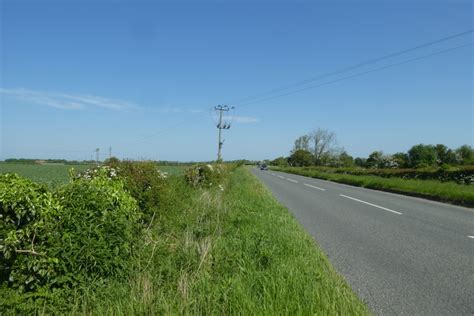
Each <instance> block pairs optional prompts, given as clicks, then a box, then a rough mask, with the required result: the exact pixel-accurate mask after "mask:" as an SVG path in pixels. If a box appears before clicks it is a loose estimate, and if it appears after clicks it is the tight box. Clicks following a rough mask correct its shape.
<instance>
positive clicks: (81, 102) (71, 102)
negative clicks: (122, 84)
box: [0, 88, 138, 111]
mask: <svg viewBox="0 0 474 316" xmlns="http://www.w3.org/2000/svg"><path fill="white" fill-rule="evenodd" d="M0 94H1V95H4V96H8V97H12V98H15V99H18V100H22V101H26V102H31V103H35V104H39V105H44V106H49V107H53V108H56V109H62V110H82V109H87V108H94V107H95V108H102V109H107V110H113V111H123V110H130V109H137V108H138V107H137V106H136V105H134V104H133V103H131V102H126V101H121V100H115V99H109V98H104V97H100V96H95V95H87V94H71V93H60V92H47V91H37V90H30V89H24V88H16V89H6V88H0Z"/></svg>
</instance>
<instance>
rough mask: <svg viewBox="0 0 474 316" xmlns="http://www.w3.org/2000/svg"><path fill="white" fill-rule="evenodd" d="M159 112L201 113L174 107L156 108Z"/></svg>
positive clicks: (191, 109)
mask: <svg viewBox="0 0 474 316" xmlns="http://www.w3.org/2000/svg"><path fill="white" fill-rule="evenodd" d="M158 110H159V111H161V112H163V113H191V114H198V113H202V112H203V110H200V109H194V108H183V107H175V106H168V107H162V108H158Z"/></svg>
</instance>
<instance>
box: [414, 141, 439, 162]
mask: <svg viewBox="0 0 474 316" xmlns="http://www.w3.org/2000/svg"><path fill="white" fill-rule="evenodd" d="M408 161H409V164H410V166H411V167H420V166H425V165H426V166H433V165H435V164H436V162H437V161H436V148H435V146H433V145H424V144H418V145H415V146H413V147H412V148H410V150H409V151H408Z"/></svg>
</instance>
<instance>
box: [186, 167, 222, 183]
mask: <svg viewBox="0 0 474 316" xmlns="http://www.w3.org/2000/svg"><path fill="white" fill-rule="evenodd" d="M225 172H226V169H225V167H224V166H223V165H222V164H215V165H196V166H192V167H190V168H187V169H186V170H185V171H184V177H185V179H186V182H187V183H188V184H190V185H191V186H193V187H197V186H207V187H211V186H216V185H220V184H222V183H221V182H222V180H223V178H224V175H225Z"/></svg>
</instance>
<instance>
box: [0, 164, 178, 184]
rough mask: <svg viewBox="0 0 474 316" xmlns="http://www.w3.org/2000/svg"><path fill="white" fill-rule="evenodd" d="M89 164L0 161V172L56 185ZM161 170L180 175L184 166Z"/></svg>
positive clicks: (161, 167)
mask: <svg viewBox="0 0 474 316" xmlns="http://www.w3.org/2000/svg"><path fill="white" fill-rule="evenodd" d="M89 167H90V165H85V164H77V165H72V164H71V165H69V164H68V165H61V164H50V165H47V164H46V165H39V164H24V163H3V162H0V174H2V173H17V174H19V175H20V176H23V177H26V178H28V179H30V180H33V181H35V182H39V183H43V184H47V185H58V184H62V183H66V182H67V181H68V179H69V170H70V169H71V168H74V170H75V171H76V172H81V171H84V170H86V169H87V168H89ZM158 168H159V169H160V170H161V171H164V172H167V173H169V174H170V175H182V174H183V172H184V169H185V168H186V166H158Z"/></svg>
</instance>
